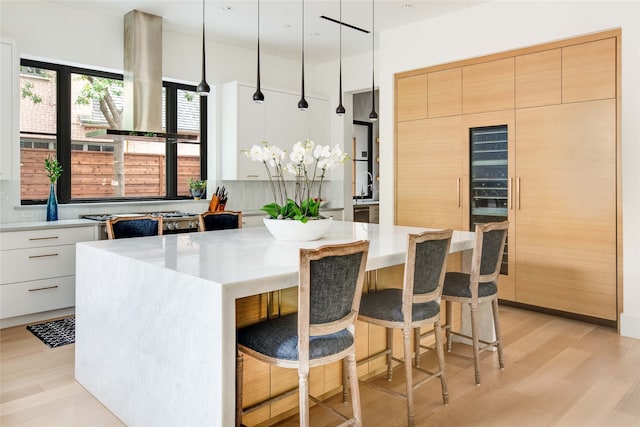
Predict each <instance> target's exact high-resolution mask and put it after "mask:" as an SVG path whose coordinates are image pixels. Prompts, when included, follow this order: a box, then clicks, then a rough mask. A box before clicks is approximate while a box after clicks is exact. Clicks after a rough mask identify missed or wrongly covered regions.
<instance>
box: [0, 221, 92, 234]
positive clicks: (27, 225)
mask: <svg viewBox="0 0 640 427" xmlns="http://www.w3.org/2000/svg"><path fill="white" fill-rule="evenodd" d="M96 225H98V223H97V222H95V221H92V220H89V219H61V220H59V221H29V222H5V223H0V232H3V231H24V230H44V229H47V228H71V227H90V226H96Z"/></svg>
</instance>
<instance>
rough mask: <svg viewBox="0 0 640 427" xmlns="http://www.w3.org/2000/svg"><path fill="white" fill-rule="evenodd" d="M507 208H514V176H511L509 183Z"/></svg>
mask: <svg viewBox="0 0 640 427" xmlns="http://www.w3.org/2000/svg"><path fill="white" fill-rule="evenodd" d="M507 209H509V210H511V209H513V177H511V176H510V177H509V183H508V184H507Z"/></svg>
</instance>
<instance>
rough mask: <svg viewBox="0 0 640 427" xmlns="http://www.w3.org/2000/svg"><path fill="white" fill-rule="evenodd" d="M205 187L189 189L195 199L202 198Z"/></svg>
mask: <svg viewBox="0 0 640 427" xmlns="http://www.w3.org/2000/svg"><path fill="white" fill-rule="evenodd" d="M204 190H205V189H204V188H190V189H189V191H190V192H191V196H193V198H194V199H195V200H200V199H201V198H202V195H203V194H204Z"/></svg>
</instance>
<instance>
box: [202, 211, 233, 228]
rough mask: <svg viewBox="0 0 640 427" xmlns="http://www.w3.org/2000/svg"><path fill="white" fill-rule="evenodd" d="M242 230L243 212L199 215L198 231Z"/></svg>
mask: <svg viewBox="0 0 640 427" xmlns="http://www.w3.org/2000/svg"><path fill="white" fill-rule="evenodd" d="M233 228H242V212H233V211H219V212H205V213H201V214H200V215H198V231H213V230H229V229H233Z"/></svg>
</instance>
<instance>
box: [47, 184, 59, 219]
mask: <svg viewBox="0 0 640 427" xmlns="http://www.w3.org/2000/svg"><path fill="white" fill-rule="evenodd" d="M57 220H58V199H57V198H56V186H55V184H53V183H52V184H51V187H50V188H49V199H48V200H47V221H57Z"/></svg>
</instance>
